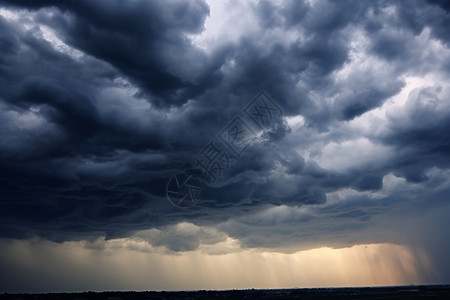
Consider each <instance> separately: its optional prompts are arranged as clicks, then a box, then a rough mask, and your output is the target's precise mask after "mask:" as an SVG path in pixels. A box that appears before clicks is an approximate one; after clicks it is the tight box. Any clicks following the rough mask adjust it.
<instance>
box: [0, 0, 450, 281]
mask: <svg viewBox="0 0 450 300" xmlns="http://www.w3.org/2000/svg"><path fill="white" fill-rule="evenodd" d="M210 6H211V7H210ZM219 8H220V9H219ZM214 9H216V10H214ZM217 14H218V15H217ZM213 17H214V18H215V19H213ZM214 20H220V22H219V21H218V22H217V23H213V21H214ZM449 24H450V13H449V6H448V4H446V2H444V1H413V2H408V3H406V2H404V1H395V2H394V1H393V2H389V1H339V2H336V1H325V0H324V1H322V0H319V1H280V2H272V1H263V0H261V1H254V2H246V3H234V2H231V1H230V2H222V3H221V4H218V3H210V4H209V5H208V3H206V2H204V1H200V0H199V1H177V0H174V1H140V0H132V1H75V0H73V1H72V0H66V1H51V0H46V1H44V0H42V1H27V0H20V1H17V0H14V1H9V0H7V1H2V2H1V4H0V53H1V55H0V108H1V110H0V120H1V121H0V133H1V139H0V168H1V171H2V172H1V173H0V192H1V194H0V195H1V196H0V197H1V202H0V207H1V209H0V237H1V238H5V239H8V238H12V239H27V238H31V237H39V238H43V239H48V240H51V241H54V242H65V241H77V240H88V241H91V242H93V241H96V240H98V239H99V238H106V239H107V240H108V239H115V238H126V237H129V236H134V235H136V234H138V235H139V236H140V237H141V238H143V239H144V240H146V241H147V242H148V243H150V244H151V245H153V246H155V247H165V248H166V249H168V250H170V251H174V252H177V251H189V250H195V249H197V248H198V247H199V246H200V245H202V244H215V243H220V242H223V241H225V240H226V239H227V237H229V238H233V239H235V240H238V241H239V242H240V243H241V247H243V248H258V247H260V248H266V249H276V250H279V251H283V252H292V251H296V250H298V249H311V248H314V247H323V246H330V247H344V246H352V245H355V244H361V243H399V244H405V245H411V246H414V247H418V248H423V249H425V250H426V251H428V252H429V253H430V255H431V257H432V258H433V259H434V260H435V262H436V263H437V265H441V266H442V268H441V269H440V270H439V272H440V275H441V280H442V281H443V282H448V281H449V280H450V273H449V271H448V270H450V261H449V260H448V258H447V257H446V255H445V253H446V250H449V249H450V242H449V240H448V237H447V236H448V234H446V231H445V228H446V226H448V225H449V224H448V218H447V213H448V212H449V211H450V209H449V205H448V204H449V195H450V194H449V193H450V164H449V162H450V134H449V130H448V128H450V102H449V97H450V84H449V77H450V35H449V33H448V30H447V28H448V27H449ZM260 91H265V92H266V93H267V95H269V96H270V97H271V99H272V100H273V102H274V103H275V104H276V105H277V106H278V107H279V109H280V113H281V117H279V118H278V119H276V120H275V122H273V123H272V124H271V125H270V126H269V127H264V128H263V129H262V128H260V127H258V126H257V124H256V123H255V122H252V120H251V119H250V118H248V115H247V114H246V113H245V109H246V107H247V105H249V103H251V101H252V100H253V99H255V97H256V96H257V95H258V93H259V92H260ZM236 117H239V118H240V120H242V121H243V122H245V124H247V126H248V128H249V129H250V130H252V131H253V132H254V133H255V134H256V135H257V136H258V138H257V139H256V140H255V141H253V142H252V143H251V144H249V146H248V147H247V148H246V149H245V151H242V153H239V155H236V153H233V152H232V151H230V149H229V148H227V146H226V145H225V144H224V143H223V141H222V142H221V140H220V133H221V132H223V130H224V128H227V126H228V125H229V124H230V122H232V121H233V120H234V119H235V118H236ZM210 141H213V142H214V143H215V145H217V146H220V147H222V148H223V149H224V150H225V151H226V153H227V155H228V157H229V158H230V164H229V167H228V169H227V170H225V171H224V172H223V173H222V174H220V176H218V177H220V178H218V179H217V181H216V182H214V183H211V182H210V181H209V182H208V181H207V180H204V179H202V178H203V177H201V176H199V177H200V178H201V181H202V184H203V192H202V195H201V199H200V202H199V203H198V204H197V205H196V206H193V207H190V208H184V209H180V208H179V207H176V206H174V205H172V204H171V203H170V202H169V201H168V199H167V196H166V187H167V182H168V181H169V179H170V178H171V177H172V176H174V175H176V174H179V173H183V172H185V171H186V170H188V169H192V168H193V166H194V165H195V157H196V156H198V154H199V153H200V152H201V151H202V149H204V147H205V146H206V145H208V143H209V142H210Z"/></svg>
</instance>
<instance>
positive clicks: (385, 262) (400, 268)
mask: <svg viewBox="0 0 450 300" xmlns="http://www.w3.org/2000/svg"><path fill="white" fill-rule="evenodd" d="M139 243H141V245H140V246H139ZM144 244H146V243H145V242H142V241H133V240H130V239H116V240H109V241H103V246H102V247H98V248H95V247H94V248H90V247H89V246H87V245H89V243H86V242H65V243H62V244H57V243H53V242H49V241H29V240H28V241H23V240H22V241H19V240H15V241H2V242H1V246H2V249H3V253H4V254H7V255H5V256H4V257H9V258H10V259H9V260H8V261H3V259H2V265H6V266H8V268H10V269H11V270H16V271H15V272H13V274H12V276H18V275H19V274H22V275H21V276H23V274H31V275H30V276H33V277H34V278H35V282H34V283H33V284H31V286H30V288H31V289H33V287H34V288H35V289H37V291H39V289H44V290H45V288H46V286H45V284H46V283H47V284H48V282H52V284H53V285H54V284H55V283H57V286H59V287H60V290H61V291H72V290H129V289H135V290H197V289H218V290H223V289H246V288H293V287H302V288H305V287H306V288H309V287H351V286H388V285H409V284H421V283H423V280H424V276H425V277H427V278H430V276H431V277H432V276H433V266H432V265H431V263H430V261H429V259H428V257H427V255H426V254H425V253H424V252H417V251H412V250H411V249H409V248H408V247H405V246H401V245H395V244H367V245H356V246H353V247H348V248H341V249H332V248H318V249H311V250H306V251H299V252H295V253H291V254H286V253H279V252H269V251H265V250H262V249H240V248H239V247H238V243H237V242H236V240H233V239H231V238H228V239H227V240H226V241H225V242H222V243H219V244H217V245H208V246H207V247H203V246H200V247H199V248H198V249H197V250H194V251H187V252H180V253H168V252H167V251H160V250H157V249H156V248H152V247H151V246H149V245H148V244H147V245H146V246H147V248H145V247H144V246H145V245H144ZM224 247H225V248H226V247H228V248H229V250H230V251H231V252H229V253H223V254H211V253H213V251H214V250H215V249H214V248H220V249H222V250H223V249H224ZM133 249H135V250H133ZM232 249H234V250H232ZM216 250H218V249H216ZM12 253H15V255H12ZM11 257H14V259H12V260H11ZM25 276H28V275H25ZM69 282H70V284H69Z"/></svg>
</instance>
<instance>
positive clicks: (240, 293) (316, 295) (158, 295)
mask: <svg viewBox="0 0 450 300" xmlns="http://www.w3.org/2000/svg"><path fill="white" fill-rule="evenodd" d="M0 299H11V300H12V299H14V300H19V299H23V300H26V299H38V300H39V299H49V300H52V299H61V300H66V299H67V300H69V299H73V300H88V299H101V300H103V299H104V300H122V299H123V300H125V299H167V300H172V299H192V300H196V299H450V285H439V286H400V287H371V288H317V289H315V288H314V289H280V290H254V289H251V290H230V291H185V292H100V293H97V292H85V293H58V294H56V293H51V294H2V295H0Z"/></svg>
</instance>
